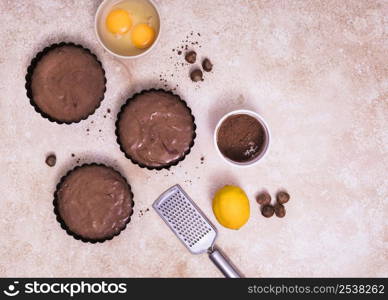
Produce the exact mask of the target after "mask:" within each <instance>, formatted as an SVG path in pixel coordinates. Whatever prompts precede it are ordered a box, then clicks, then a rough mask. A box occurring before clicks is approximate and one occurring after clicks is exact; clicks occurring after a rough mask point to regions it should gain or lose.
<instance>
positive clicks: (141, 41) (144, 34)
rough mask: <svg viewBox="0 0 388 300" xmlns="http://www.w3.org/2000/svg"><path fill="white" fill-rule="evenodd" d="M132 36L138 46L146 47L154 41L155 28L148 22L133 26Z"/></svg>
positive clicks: (140, 47) (133, 41)
mask: <svg viewBox="0 0 388 300" xmlns="http://www.w3.org/2000/svg"><path fill="white" fill-rule="evenodd" d="M131 37H132V43H133V44H134V45H135V47H136V48H139V49H145V48H148V47H149V46H151V45H152V43H153V42H154V39H155V30H154V29H153V28H152V27H150V26H148V25H147V24H138V25H136V26H135V27H134V28H133V30H132V33H131Z"/></svg>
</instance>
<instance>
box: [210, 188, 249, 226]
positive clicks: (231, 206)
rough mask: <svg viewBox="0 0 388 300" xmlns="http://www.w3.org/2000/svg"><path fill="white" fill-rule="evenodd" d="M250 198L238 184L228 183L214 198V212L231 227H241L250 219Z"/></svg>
mask: <svg viewBox="0 0 388 300" xmlns="http://www.w3.org/2000/svg"><path fill="white" fill-rule="evenodd" d="M249 211H250V209H249V200H248V197H247V195H246V194H245V192H244V191H243V190H242V189H241V188H239V187H238V186H233V185H226V186H224V187H223V188H221V189H219V190H218V191H217V193H216V194H215V195H214V198H213V212H214V215H215V216H216V218H217V221H218V222H219V223H220V224H221V225H222V226H225V227H227V228H230V229H239V228H240V227H242V226H243V225H244V224H245V223H246V222H247V221H248V219H249Z"/></svg>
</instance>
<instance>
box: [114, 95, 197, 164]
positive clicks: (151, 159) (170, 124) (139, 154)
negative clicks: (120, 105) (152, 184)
mask: <svg viewBox="0 0 388 300" xmlns="http://www.w3.org/2000/svg"><path fill="white" fill-rule="evenodd" d="M119 118H120V119H119V122H118V136H119V142H120V144H121V145H122V148H123V150H124V151H125V153H126V154H127V155H129V156H130V157H131V158H132V159H133V160H134V161H136V162H138V163H139V164H141V165H144V166H147V167H160V166H167V165H169V164H170V163H171V162H174V161H176V160H178V159H180V158H182V157H183V156H184V155H185V154H186V152H187V151H188V150H189V149H190V146H191V144H192V142H193V139H194V134H195V132H194V122H193V121H194V120H193V116H192V115H191V113H190V110H189V109H188V108H187V107H186V105H185V103H184V102H183V101H181V100H180V98H179V97H178V96H176V95H173V94H170V93H168V92H165V91H160V90H158V91H147V92H144V93H141V94H138V95H136V96H135V97H134V98H133V99H131V100H130V101H129V102H128V103H127V105H126V107H125V108H124V109H123V110H122V112H121V115H120V117H119Z"/></svg>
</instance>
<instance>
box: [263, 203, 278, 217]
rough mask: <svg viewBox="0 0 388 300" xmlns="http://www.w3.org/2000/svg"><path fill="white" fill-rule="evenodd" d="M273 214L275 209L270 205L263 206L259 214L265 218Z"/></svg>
mask: <svg viewBox="0 0 388 300" xmlns="http://www.w3.org/2000/svg"><path fill="white" fill-rule="evenodd" d="M274 212H275V209H274V207H273V206H272V205H270V204H269V205H264V206H263V208H262V209H261V214H262V215H263V216H264V217H266V218H270V217H272V216H273V214H274Z"/></svg>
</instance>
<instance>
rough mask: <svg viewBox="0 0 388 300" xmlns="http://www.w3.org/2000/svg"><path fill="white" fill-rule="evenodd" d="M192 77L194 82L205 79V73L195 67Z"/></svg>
mask: <svg viewBox="0 0 388 300" xmlns="http://www.w3.org/2000/svg"><path fill="white" fill-rule="evenodd" d="M190 78H191V80H192V81H194V82H198V81H203V74H202V71H201V70H200V69H195V70H193V71H192V72H191V73H190Z"/></svg>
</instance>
